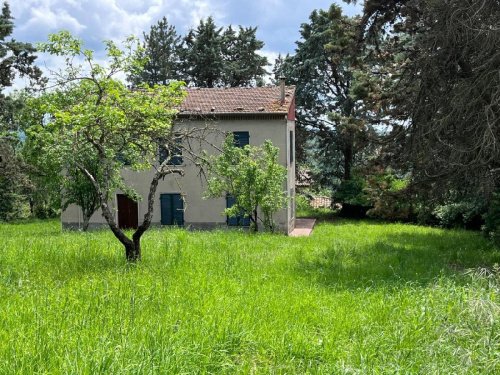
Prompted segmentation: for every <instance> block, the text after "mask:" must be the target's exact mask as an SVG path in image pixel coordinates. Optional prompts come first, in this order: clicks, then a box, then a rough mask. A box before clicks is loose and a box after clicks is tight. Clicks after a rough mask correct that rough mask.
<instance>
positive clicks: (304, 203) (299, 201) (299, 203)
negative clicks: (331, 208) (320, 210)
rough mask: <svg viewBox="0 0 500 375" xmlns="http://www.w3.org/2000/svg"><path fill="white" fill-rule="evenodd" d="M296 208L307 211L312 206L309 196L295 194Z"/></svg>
mask: <svg viewBox="0 0 500 375" xmlns="http://www.w3.org/2000/svg"><path fill="white" fill-rule="evenodd" d="M295 208H296V210H297V211H307V210H309V209H310V208H311V203H310V200H309V198H308V197H306V196H305V195H303V194H297V195H296V196H295Z"/></svg>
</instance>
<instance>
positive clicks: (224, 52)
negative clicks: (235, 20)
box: [181, 17, 268, 87]
mask: <svg viewBox="0 0 500 375" xmlns="http://www.w3.org/2000/svg"><path fill="white" fill-rule="evenodd" d="M256 32H257V28H252V27H248V28H245V27H241V26H239V28H238V31H237V32H236V31H235V30H234V28H233V27H232V26H228V27H227V28H226V29H223V28H220V27H218V26H217V25H215V23H214V20H213V18H212V17H209V18H208V19H207V20H206V21H204V20H201V21H200V24H199V25H198V27H197V28H196V29H195V30H191V31H189V33H188V35H187V36H186V37H185V38H184V43H183V48H182V52H181V60H182V67H183V68H182V72H183V77H184V79H185V80H186V81H187V82H188V83H189V84H190V85H193V86H197V87H222V86H230V87H237V86H255V85H262V84H263V78H264V75H265V74H266V73H267V72H266V70H265V67H266V66H267V65H268V61H267V58H266V57H264V56H261V55H259V54H258V51H259V50H261V49H262V47H263V46H264V43H263V42H262V41H260V40H258V39H257V37H256Z"/></svg>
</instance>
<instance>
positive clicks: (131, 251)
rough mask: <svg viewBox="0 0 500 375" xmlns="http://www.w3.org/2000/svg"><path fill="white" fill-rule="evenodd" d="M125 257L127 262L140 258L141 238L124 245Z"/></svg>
mask: <svg viewBox="0 0 500 375" xmlns="http://www.w3.org/2000/svg"><path fill="white" fill-rule="evenodd" d="M125 257H126V258H127V261H129V262H137V261H138V260H141V239H140V238H139V240H138V241H133V242H131V243H128V244H126V245H125Z"/></svg>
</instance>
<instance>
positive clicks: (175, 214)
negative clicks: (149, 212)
mask: <svg viewBox="0 0 500 375" xmlns="http://www.w3.org/2000/svg"><path fill="white" fill-rule="evenodd" d="M160 203H161V224H162V225H179V226H181V225H184V200H183V199H182V195H181V194H161V195H160Z"/></svg>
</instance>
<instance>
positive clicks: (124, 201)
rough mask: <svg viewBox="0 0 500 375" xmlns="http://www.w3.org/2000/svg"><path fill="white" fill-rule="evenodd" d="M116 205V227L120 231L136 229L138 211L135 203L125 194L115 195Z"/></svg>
mask: <svg viewBox="0 0 500 375" xmlns="http://www.w3.org/2000/svg"><path fill="white" fill-rule="evenodd" d="M116 201H117V204H118V227H119V228H121V229H136V228H137V227H138V225H139V219H138V216H139V210H138V207H137V202H135V201H133V200H132V199H130V198H129V197H127V196H126V195H125V194H117V195H116Z"/></svg>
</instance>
